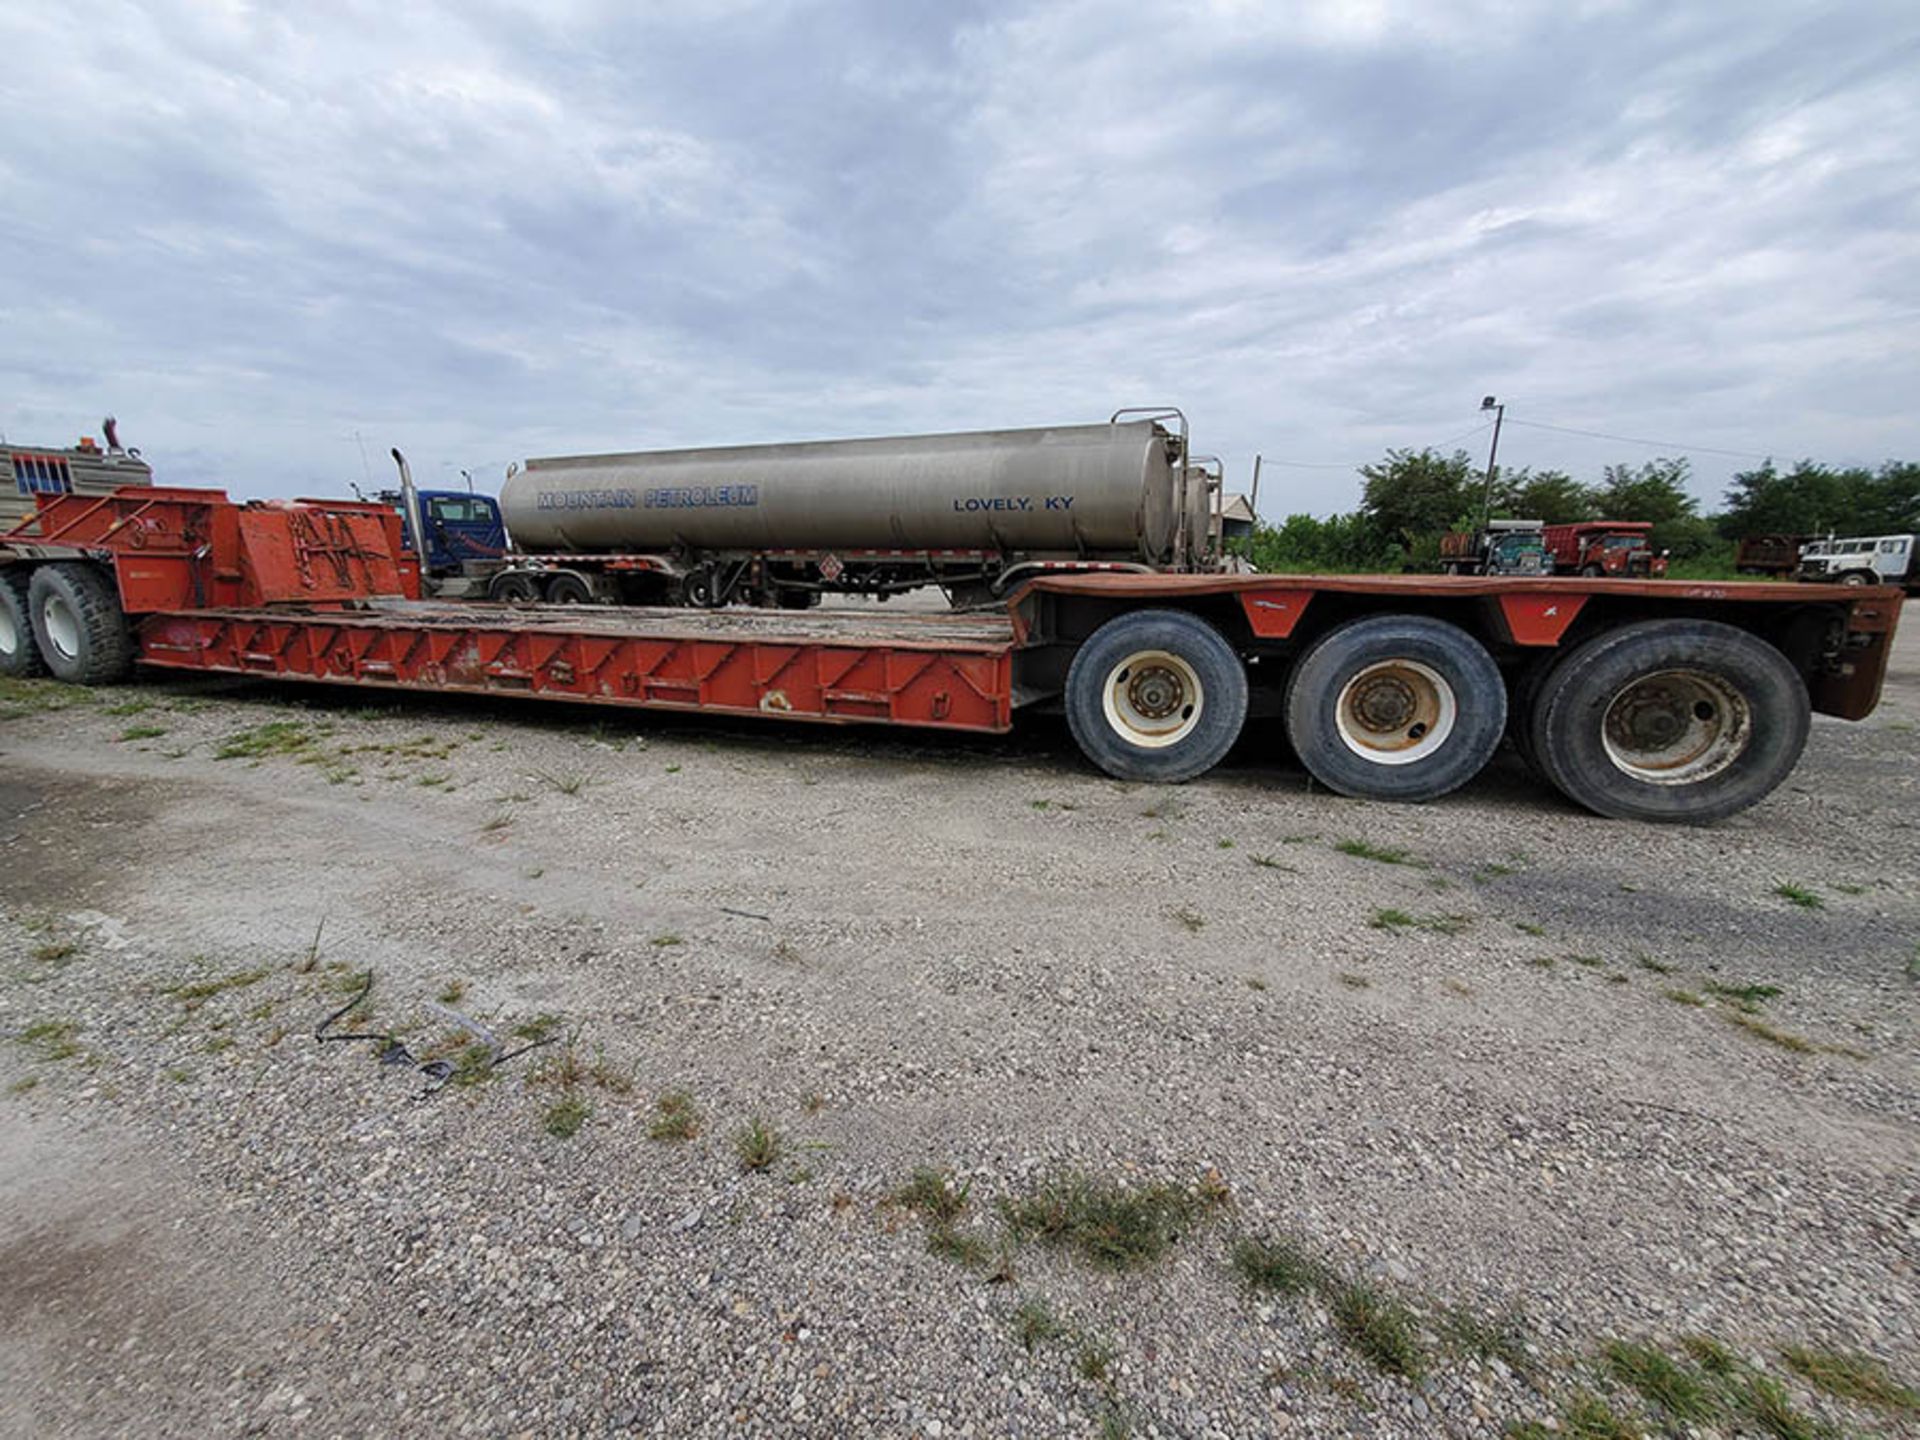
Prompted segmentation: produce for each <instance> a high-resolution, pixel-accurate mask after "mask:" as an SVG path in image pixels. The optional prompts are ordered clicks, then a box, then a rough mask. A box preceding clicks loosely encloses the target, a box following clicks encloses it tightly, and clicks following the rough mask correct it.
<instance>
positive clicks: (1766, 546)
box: [1733, 535, 1813, 579]
mask: <svg viewBox="0 0 1920 1440" xmlns="http://www.w3.org/2000/svg"><path fill="white" fill-rule="evenodd" d="M1812 538H1813V537H1812V536H1811V535H1747V536H1743V537H1742V538H1741V540H1740V543H1739V544H1738V545H1736V546H1734V550H1733V568H1734V569H1735V570H1737V571H1739V572H1740V573H1741V574H1742V575H1777V576H1779V577H1780V578H1782V579H1788V578H1791V577H1792V575H1793V574H1794V572H1795V571H1797V570H1798V569H1799V568H1800V551H1801V548H1802V547H1803V546H1804V545H1805V544H1806V543H1807V542H1808V541H1809V540H1811V539H1812Z"/></svg>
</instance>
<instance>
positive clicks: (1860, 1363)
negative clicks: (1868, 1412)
mask: <svg viewBox="0 0 1920 1440" xmlns="http://www.w3.org/2000/svg"><path fill="white" fill-rule="evenodd" d="M1780 1358H1781V1359H1783V1360H1785V1361H1786V1362H1787V1365H1788V1368H1790V1369H1791V1370H1792V1371H1793V1372H1794V1373H1795V1374H1796V1375H1798V1376H1800V1378H1801V1379H1803V1380H1805V1381H1806V1382H1807V1383H1808V1384H1809V1385H1811V1386H1813V1387H1814V1388H1815V1389H1816V1390H1824V1391H1825V1392H1826V1393H1827V1394H1829V1395H1834V1396H1837V1397H1839V1398H1840V1399H1842V1400H1857V1401H1859V1402H1860V1403H1861V1404H1863V1405H1872V1406H1875V1407H1877V1408H1879V1409H1882V1410H1896V1411H1900V1412H1902V1413H1912V1412H1915V1411H1920V1393H1916V1392H1915V1391H1914V1390H1913V1389H1912V1388H1911V1387H1910V1386H1906V1385H1902V1384H1901V1383H1900V1382H1899V1381H1898V1380H1896V1379H1894V1378H1893V1376H1892V1374H1890V1373H1889V1372H1888V1370H1887V1367H1886V1365H1885V1364H1883V1363H1882V1362H1881V1361H1879V1360H1876V1359H1874V1358H1873V1356H1871V1355H1861V1354H1857V1353H1853V1352H1849V1351H1844V1350H1829V1349H1825V1348H1824V1347H1820V1346H1810V1345H1789V1346H1787V1347H1785V1348H1784V1349H1782V1350H1781V1352H1780Z"/></svg>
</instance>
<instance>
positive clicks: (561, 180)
mask: <svg viewBox="0 0 1920 1440" xmlns="http://www.w3.org/2000/svg"><path fill="white" fill-rule="evenodd" d="M0 54H4V55H5V56H6V57H7V61H8V63H7V72H8V75H9V76H10V77H11V78H10V80H9V82H8V83H7V84H6V85H4V86H0V322H3V323H0V431H4V432H5V434H6V435H7V436H8V437H9V438H11V439H13V440H14V441H16V442H19V441H25V442H35V443H46V442H55V441H62V440H66V439H68V438H70V437H71V436H73V435H75V434H77V433H80V432H81V431H82V430H86V431H88V432H92V431H94V430H95V428H96V421H97V418H98V417H99V415H101V414H102V413H104V412H105V411H106V410H108V409H112V410H115V411H116V412H117V413H118V414H119V416H120V419H121V423H122V429H123V432H124V434H125V437H126V438H127V439H128V440H129V441H130V442H132V443H137V444H140V445H143V446H144V447H145V449H146V451H147V453H148V455H149V457H150V458H151V459H153V460H154V461H155V463H156V466H157V468H158V469H159V472H160V474H161V476H162V477H163V478H165V479H168V480H173V481H177V482H180V483H225V484H227V486H228V487H229V488H230V489H231V490H233V491H234V492H235V493H236V494H243V495H267V494H292V493H296V492H316V491H317V492H326V493H344V491H345V487H346V486H347V484H348V483H349V482H350V481H355V480H359V481H361V482H362V483H364V472H363V468H362V463H363V462H362V459H361V448H362V446H364V449H365V451H366V454H367V455H368V456H369V457H370V459H371V461H372V463H373V467H374V474H375V475H376V476H377V477H379V478H380V479H381V480H383V481H384V479H385V476H386V471H385V468H384V467H383V466H382V465H381V464H380V457H381V456H382V455H383V454H384V452H385V450H386V448H387V447H388V446H389V445H394V444H398V445H400V446H402V447H403V448H405V449H407V450H408V451H409V452H410V453H411V455H412V456H413V458H414V461H415V469H416V473H418V474H419V475H420V476H421V477H422V478H423V479H426V480H434V481H445V480H447V479H449V478H450V477H454V476H456V475H457V472H458V470H459V469H460V468H462V467H466V468H469V469H471V470H473V471H474V473H475V475H476V476H477V477H478V478H479V479H480V480H481V481H482V483H484V484H487V485H489V486H492V485H495V484H497V481H498V475H499V472H500V470H501V469H502V468H504V465H505V463H506V462H507V461H508V460H510V459H514V458H520V457H524V456H527V455H540V454H554V453H576V452H583V451H593V450H608V449H632V448H648V447H654V446H667V445H679V444H695V445H697V444H723V443H742V442H747V441H753V440H783V439H800V438H813V437H825V436H835V435H856V434H884V433H890V432H908V431H919V430H941V429H970V428H976V427H981V428H986V427H997V426H1011V425H1038V424H1047V423H1056V422H1078V421H1084V420H1099V419H1104V418H1106V415H1107V413H1108V412H1109V411H1110V410H1112V409H1113V408H1114V407H1116V406H1119V405H1129V404H1146V403H1163V402H1171V403H1175V404H1179V405H1181V406H1184V407H1185V408H1186V409H1187V410H1188V411H1189V413H1190V414H1191V415H1192V418H1193V424H1194V430H1195V441H1196V446H1197V447H1198V448H1199V449H1201V450H1205V451H1212V452H1216V453H1218V454H1219V455H1221V456H1222V457H1223V458H1224V459H1225V461H1226V463H1227V466H1228V472H1229V476H1230V479H1231V480H1232V481H1234V482H1235V484H1236V488H1238V487H1240V486H1243V485H1244V481H1245V479H1246V476H1247V474H1248V472H1249V471H1250V469H1251V466H1252V461H1253V456H1254V454H1255V453H1256V452H1262V453H1264V454H1265V456H1266V457H1267V461H1268V464H1269V467H1270V468H1269V469H1268V470H1267V471H1266V479H1265V481H1264V482H1263V487H1262V488H1263V494H1262V497H1261V508H1262V510H1263V511H1264V512H1266V513H1268V514H1270V515H1278V514H1282V513H1285V512H1286V511H1288V510H1296V509H1305V510H1315V511H1322V512H1324V511H1327V510H1332V509H1340V508H1350V507H1351V506H1352V504H1353V503H1354V501H1355V498H1356V495H1357V485H1356V482H1355V480H1354V477H1353V475H1352V472H1351V466H1352V465H1353V464H1355V463H1357V462H1360V461H1365V460H1369V459H1372V458H1375V457H1377V456H1379V455H1380V454H1381V453H1382V452H1383V451H1384V450H1385V449H1386V448H1387V447H1388V446H1414V447H1418V446H1421V445H1428V444H1432V445H1442V446H1450V445H1452V444H1455V443H1458V444H1460V445H1463V446H1465V447H1467V448H1469V449H1470V450H1472V451H1473V452H1474V453H1475V454H1476V456H1483V455H1484V449H1485V445H1486V441H1487V435H1486V434H1485V432H1484V431H1476V428H1475V427H1476V426H1478V425H1479V424H1480V422H1481V417H1480V416H1479V414H1478V413H1477V409H1478V405H1479V400H1480V397H1481V396H1482V395H1483V394H1487V393H1496V394H1498V395H1499V396H1500V397H1501V398H1502V399H1504V400H1506V401H1508V402H1509V411H1508V415H1509V423H1508V427H1507V429H1506V432H1505V435H1504V436H1503V438H1502V442H1501V450H1502V454H1501V458H1502V461H1503V462H1510V463H1512V464H1516V465H1517V464H1532V465H1535V466H1549V465H1550V466H1560V467H1564V468H1568V469H1571V470H1574V471H1575V472H1576V473H1581V474H1586V473H1590V472H1593V471H1597V469H1598V467H1600V466H1601V465H1603V464H1605V463H1607V462H1609V461H1614V460H1631V461H1635V462H1638V461H1640V460H1644V459H1649V458H1652V457H1653V456H1655V455H1657V454H1660V453H1663V452H1665V453H1672V452H1676V451H1677V450H1678V449H1679V448H1680V447H1682V446H1684V447H1687V448H1689V449H1691V450H1692V451H1694V454H1693V463H1694V465H1695V468H1696V473H1697V475H1698V477H1699V479H1700V482H1701V483H1700V488H1701V490H1702V491H1703V493H1705V494H1706V495H1708V496H1709V497H1712V496H1713V495H1715V494H1716V493H1717V491H1718V489H1719V488H1720V486H1721V484H1722V483H1723V482H1724V479H1725V477H1726V476H1727V475H1728V474H1729V473H1730V472H1732V471H1734V470H1737V469H1740V468H1743V467H1744V466H1745V465H1746V464H1747V463H1749V461H1748V460H1747V459H1746V458H1745V457H1746V456H1748V455H1760V454H1768V453H1770V454H1773V455H1777V456H1780V457H1782V458H1783V459H1791V458H1794V457H1798V456H1801V455H1811V456H1814V457H1817V458H1821V459H1826V460H1830V461H1836V462H1839V461H1864V462H1869V463H1871V462H1877V461H1879V460H1882V459H1885V458H1888V457H1899V458H1907V459H1920V418H1916V417H1920V200H1917V198H1916V196H1917V195H1920V7H1916V6H1915V5H1913V3H1912V0H1895V3H1885V4H1875V3H1857V4H1845V3H1839V4H1834V3H1829V4H1823V5H1807V4H1802V5H1783V4H1771V3H1767V0H1743V3H1740V4H1733V3H1731V0H1721V3H1713V0H1703V3H1697V4H1674V3H1671V0H1659V3H1649V4H1639V3H1617V4H1616V3H1601V0H1546V3H1540V4H1527V3H1507V4H1492V3H1460V4H1443V3H1439V0H1345V3H1340V0H1335V3H1314V0H1289V3H1284V4H1282V3H1277V0H1269V3H1259V0H1185V3H1176V0H1133V3H1125V4H1117V3H1108V4H1096V3H1075V0H1063V3H1026V4H1020V3H1005V4H1002V3H989V0H945V3H933V0H928V3H919V4H916V3H910V0H847V3H829V0H705V3H697V0H687V3H633V0H625V3H621V0H549V3H544V4H541V5H539V6H536V7H525V8H523V7H516V6H511V5H508V4H505V3H502V0H463V3H460V4H448V5H446V6H444V7H435V6H434V5H431V4H426V3H420V4H412V3H403V4H373V3H339V4H333V3H320V0H316V3H312V4H308V5H300V6H294V5H280V6H257V7H256V6H249V5H246V4H243V3H235V0H228V3H218V0H202V3H185V0H181V3H175V4H164V3H150V4H142V5H134V4H113V3H95V0H67V3H59V4H56V3H53V0H21V3H16V4H12V5H8V6H6V7H4V8H0ZM23 77H24V78H23ZM1521 422H1526V423H1521ZM1544 426H1557V427H1561V428H1559V429H1547V428H1542V427H1544ZM1569 430H1586V431H1598V432H1604V433H1606V434H1610V435H1615V436H1627V437H1636V438H1645V439H1651V440H1655V441H1661V442H1664V443H1663V444H1661V445H1657V446H1652V447H1649V446H1643V445H1636V444H1630V443H1626V442H1625V441H1622V440H1598V439H1589V438H1586V437H1583V436H1579V435H1575V434H1570V433H1567V432H1568V431H1569ZM356 437H358V438H356ZM1716 451H1724V452H1731V453H1726V454H1717V453H1713V452H1716ZM456 483H457V482H456Z"/></svg>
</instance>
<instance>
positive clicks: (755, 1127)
mask: <svg viewBox="0 0 1920 1440" xmlns="http://www.w3.org/2000/svg"><path fill="white" fill-rule="evenodd" d="M733 1153H734V1154H735V1155H736V1156H738V1157H739V1159H740V1168H741V1169H742V1170H747V1171H760V1170H768V1169H771V1168H772V1167H773V1162H774V1161H776V1160H778V1159H779V1158H780V1135H779V1132H778V1131H776V1130H775V1129H774V1128H773V1127H772V1126H770V1125H768V1124H767V1123H766V1122H765V1121H764V1120H761V1119H760V1118H759V1117H758V1116H755V1117H754V1118H753V1119H751V1120H749V1121H748V1122H747V1123H746V1124H745V1125H743V1126H742V1127H741V1128H740V1130H739V1131H738V1132H737V1133H736V1134H735V1135H734V1137H733Z"/></svg>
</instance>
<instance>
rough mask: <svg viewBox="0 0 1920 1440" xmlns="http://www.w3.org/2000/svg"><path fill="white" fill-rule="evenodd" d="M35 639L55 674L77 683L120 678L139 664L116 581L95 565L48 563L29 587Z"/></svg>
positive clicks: (91, 683)
mask: <svg viewBox="0 0 1920 1440" xmlns="http://www.w3.org/2000/svg"><path fill="white" fill-rule="evenodd" d="M27 609H28V611H29V613H30V614H31V615H32V617H33V638H34V640H35V641H36V642H37V643H38V644H39V646H40V655H41V658H42V659H44V660H45V661H46V663H47V668H48V669H49V670H51V671H52V672H53V674H54V678H55V679H58V680H65V681H67V682H69V683H70V684H74V685H99V684H103V683H105V682H107V681H110V680H118V679H120V678H121V677H122V676H124V675H125V674H126V673H127V671H128V670H129V669H130V668H131V667H132V665H133V632H132V631H131V630H130V629H129V628H128V627H127V617H126V616H125V615H123V614H122V613H121V611H120V597H119V595H118V594H117V593H116V592H115V590H114V588H113V582H112V581H111V580H109V579H108V578H107V577H106V575H105V574H104V573H102V572H101V571H100V570H99V569H97V568H96V567H94V566H92V565H83V564H73V563H67V562H63V563H61V564H58V565H42V566H41V567H40V568H39V569H37V570H35V571H34V572H33V579H32V580H31V581H30V582H29V583H28V586H27Z"/></svg>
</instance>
